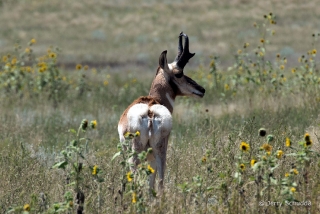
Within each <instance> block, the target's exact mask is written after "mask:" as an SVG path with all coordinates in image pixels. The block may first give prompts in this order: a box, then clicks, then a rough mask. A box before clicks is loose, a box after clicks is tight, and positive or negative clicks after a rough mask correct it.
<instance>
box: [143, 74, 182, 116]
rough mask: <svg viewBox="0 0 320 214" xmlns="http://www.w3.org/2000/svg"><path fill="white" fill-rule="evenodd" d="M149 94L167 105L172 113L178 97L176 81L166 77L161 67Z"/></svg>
mask: <svg viewBox="0 0 320 214" xmlns="http://www.w3.org/2000/svg"><path fill="white" fill-rule="evenodd" d="M149 96H151V97H153V98H154V99H156V100H157V101H158V102H159V103H160V104H162V105H164V106H165V107H167V109H168V110H169V111H170V112H171V113H172V112H173V107H174V101H175V98H176V96H177V95H176V89H175V87H174V83H172V82H170V79H169V78H168V77H166V74H164V72H163V70H162V69H159V70H158V72H157V74H156V76H155V78H154V80H153V82H152V84H151V88H150V92H149Z"/></svg>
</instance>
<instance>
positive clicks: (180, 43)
mask: <svg viewBox="0 0 320 214" xmlns="http://www.w3.org/2000/svg"><path fill="white" fill-rule="evenodd" d="M182 34H183V32H182V31H181V33H180V35H179V44H178V54H177V56H176V58H175V59H174V62H178V60H179V58H180V56H181V54H182V52H183V46H182Z"/></svg>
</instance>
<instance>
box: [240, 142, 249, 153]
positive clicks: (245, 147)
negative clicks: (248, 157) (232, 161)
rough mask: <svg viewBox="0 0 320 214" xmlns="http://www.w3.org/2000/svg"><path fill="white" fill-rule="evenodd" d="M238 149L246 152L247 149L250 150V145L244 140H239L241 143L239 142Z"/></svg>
mask: <svg viewBox="0 0 320 214" xmlns="http://www.w3.org/2000/svg"><path fill="white" fill-rule="evenodd" d="M240 149H241V151H243V152H247V151H249V150H250V145H249V144H247V143H246V142H241V144H240Z"/></svg>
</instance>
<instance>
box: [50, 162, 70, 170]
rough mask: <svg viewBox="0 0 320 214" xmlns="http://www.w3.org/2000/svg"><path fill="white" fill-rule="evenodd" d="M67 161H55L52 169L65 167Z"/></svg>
mask: <svg viewBox="0 0 320 214" xmlns="http://www.w3.org/2000/svg"><path fill="white" fill-rule="evenodd" d="M67 164H68V162H67V161H61V162H59V163H55V164H54V165H53V166H52V169H54V168H58V169H65V168H66V166H67Z"/></svg>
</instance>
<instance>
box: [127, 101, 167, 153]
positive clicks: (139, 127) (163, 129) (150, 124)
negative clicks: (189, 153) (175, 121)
mask: <svg viewBox="0 0 320 214" xmlns="http://www.w3.org/2000/svg"><path fill="white" fill-rule="evenodd" d="M149 110H150V111H151V113H152V115H153V116H151V117H149V115H148V111H149ZM127 117H128V128H129V131H130V132H131V133H134V132H136V131H139V132H140V143H141V144H142V146H143V147H145V146H146V144H147V143H148V141H149V142H150V145H151V144H152V143H157V142H159V140H160V139H161V138H164V137H166V136H167V135H169V133H170V131H171V129H172V116H171V113H170V112H169V110H168V109H167V108H166V107H165V106H163V105H158V104H156V105H152V106H151V107H150V109H149V107H148V105H147V104H143V103H138V104H135V105H133V106H132V107H131V108H130V109H129V111H128V114H127Z"/></svg>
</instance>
